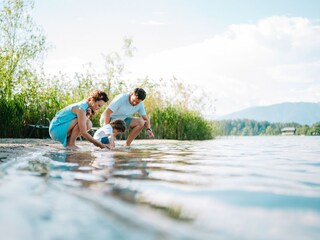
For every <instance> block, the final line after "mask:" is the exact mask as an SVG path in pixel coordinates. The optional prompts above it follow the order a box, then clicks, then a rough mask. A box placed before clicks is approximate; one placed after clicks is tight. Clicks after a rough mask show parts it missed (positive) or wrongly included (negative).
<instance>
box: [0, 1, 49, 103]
mask: <svg viewBox="0 0 320 240" xmlns="http://www.w3.org/2000/svg"><path fill="white" fill-rule="evenodd" d="M33 6H34V2H33V1H32V0H4V3H3V5H2V7H1V9H0V49H1V51H0V59H1V60H0V93H1V95H2V97H4V96H5V97H6V98H7V99H10V98H11V97H12V95H13V94H14V93H20V92H21V89H23V88H28V87H29V86H28V85H27V82H26V78H27V77H28V76H29V75H30V74H31V73H33V72H35V69H34V67H33V63H34V61H35V60H37V59H39V57H40V56H41V54H42V53H44V52H45V50H46V46H45V36H44V35H43V34H42V31H41V30H40V29H39V28H38V27H37V26H36V25H35V24H34V22H33V19H32V18H31V15H30V10H32V9H33Z"/></svg>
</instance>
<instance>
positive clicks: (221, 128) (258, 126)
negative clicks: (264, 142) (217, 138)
mask: <svg viewBox="0 0 320 240" xmlns="http://www.w3.org/2000/svg"><path fill="white" fill-rule="evenodd" d="M215 126H216V131H217V135H221V136H263V135H265V136H273V135H281V134H282V132H281V129H283V128H285V127H294V128H295V129H296V132H295V134H296V135H320V122H317V123H314V124H313V125H311V126H309V125H301V124H298V123H270V122H268V121H254V120H249V119H237V120H223V121H216V122H215Z"/></svg>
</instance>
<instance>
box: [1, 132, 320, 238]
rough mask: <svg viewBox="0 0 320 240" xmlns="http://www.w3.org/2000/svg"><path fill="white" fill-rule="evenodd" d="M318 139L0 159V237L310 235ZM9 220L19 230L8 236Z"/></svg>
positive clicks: (314, 233) (318, 185) (319, 186)
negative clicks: (17, 224)
mask: <svg viewBox="0 0 320 240" xmlns="http://www.w3.org/2000/svg"><path fill="white" fill-rule="evenodd" d="M319 143H320V138H319V137H237V138H221V139H217V140H213V141H202V142H200V141H195V142H193V141H190V142H182V141H181V142H179V141H167V142H159V143H158V144H154V143H152V142H151V143H148V144H146V143H145V142H143V143H140V144H139V141H137V143H136V145H133V146H132V147H131V148H119V149H118V150H116V151H113V152H111V151H106V150H97V149H92V148H86V147H84V148H82V149H80V150H79V151H65V150H57V149H50V150H47V151H45V153H33V154H30V156H27V157H23V158H20V159H17V160H15V161H13V160H12V161H10V162H7V163H5V164H2V165H0V187H1V188H0V206H2V207H0V210H1V212H2V213H3V214H1V216H0V226H6V228H5V229H7V230H3V231H2V233H3V234H4V236H7V237H8V238H6V239H9V238H10V239H21V238H19V237H21V236H23V239H60V238H61V239H212V238H213V239H318V238H319V236H320V228H319V226H320V148H319ZM17 198H19V199H20V200H14V201H12V199H17ZM2 210H3V211H2ZM8 217H9V220H8ZM17 221H18V222H20V231H21V234H20V235H19V233H17V232H14V231H13V232H10V229H11V228H10V227H13V226H15V223H16V222H17ZM63 224H66V225H65V226H64V225H63ZM11 225H12V226H11ZM49 226H50V227H49ZM61 226H64V227H63V228H61ZM44 229H46V230H44Z"/></svg>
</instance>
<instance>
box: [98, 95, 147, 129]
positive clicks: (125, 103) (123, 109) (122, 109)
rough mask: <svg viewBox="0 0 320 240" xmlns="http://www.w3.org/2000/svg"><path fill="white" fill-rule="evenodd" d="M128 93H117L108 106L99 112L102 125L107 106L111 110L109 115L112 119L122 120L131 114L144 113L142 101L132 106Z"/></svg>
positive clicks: (143, 114)
mask: <svg viewBox="0 0 320 240" xmlns="http://www.w3.org/2000/svg"><path fill="white" fill-rule="evenodd" d="M129 97H130V94H129V93H122V94H119V95H117V96H116V97H115V98H114V99H113V100H112V101H111V103H110V104H109V106H108V107H107V108H106V110H104V112H103V113H102V114H101V118H100V124H101V126H103V123H104V115H105V112H106V111H107V109H108V108H109V109H110V110H111V111H112V114H111V116H110V117H112V119H122V120H124V119H125V118H127V117H132V115H133V114H135V113H139V114H140V115H141V116H145V115H146V110H145V108H144V105H143V102H140V103H139V104H138V105H136V106H132V105H131V104H130V101H129Z"/></svg>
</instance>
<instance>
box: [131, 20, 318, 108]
mask: <svg viewBox="0 0 320 240" xmlns="http://www.w3.org/2000/svg"><path fill="white" fill-rule="evenodd" d="M317 24H318V23H316V22H312V21H310V20H309V19H306V18H290V17H284V16H274V17H270V18H267V19H263V20H261V21H259V22H258V23H256V24H238V25H231V26H229V28H228V29H227V30H226V31H225V32H224V33H222V34H220V35H215V36H213V37H212V38H210V39H207V40H205V41H203V42H201V43H197V44H194V45H190V46H185V47H180V48H177V49H173V50H170V51H166V52H161V53H158V54H156V55H153V56H149V57H148V58H145V59H143V60H140V61H137V62H135V63H134V64H132V65H131V66H130V68H131V71H132V72H134V73H135V74H136V75H139V76H143V75H148V76H150V77H153V78H155V79H157V78H160V77H163V78H170V77H172V76H173V75H174V76H176V77H177V78H178V79H181V80H184V81H186V82H188V83H195V84H198V85H200V86H202V87H204V88H205V89H206V90H210V91H211V92H212V96H213V99H214V98H217V99H218V101H217V103H216V104H215V105H216V107H217V114H225V113H229V112H232V111H237V110H240V109H243V108H246V107H250V106H255V105H265V104H273V103H277V102H283V101H315V102H318V101H319V93H318V92H319V85H320V79H319V76H320V67H319V65H320V56H319V53H320V51H319V50H320V44H319V42H320V25H317Z"/></svg>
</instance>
